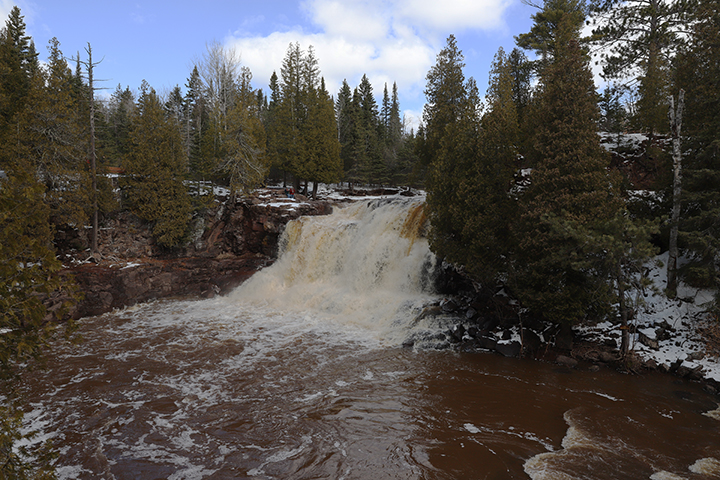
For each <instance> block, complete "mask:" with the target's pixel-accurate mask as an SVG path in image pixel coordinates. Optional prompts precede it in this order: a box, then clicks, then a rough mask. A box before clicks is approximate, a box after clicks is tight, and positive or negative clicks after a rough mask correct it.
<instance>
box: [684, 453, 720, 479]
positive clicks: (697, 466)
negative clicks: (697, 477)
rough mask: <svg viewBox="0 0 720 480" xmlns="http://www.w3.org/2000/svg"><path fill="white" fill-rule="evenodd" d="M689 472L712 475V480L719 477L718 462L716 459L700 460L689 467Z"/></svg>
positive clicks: (719, 465) (719, 464)
mask: <svg viewBox="0 0 720 480" xmlns="http://www.w3.org/2000/svg"><path fill="white" fill-rule="evenodd" d="M689 470H690V471H691V472H693V473H699V474H702V475H712V476H713V477H714V478H717V477H718V476H720V460H718V459H717V458H712V457H709V458H701V459H700V460H698V461H697V462H695V463H693V464H692V465H690V468H689Z"/></svg>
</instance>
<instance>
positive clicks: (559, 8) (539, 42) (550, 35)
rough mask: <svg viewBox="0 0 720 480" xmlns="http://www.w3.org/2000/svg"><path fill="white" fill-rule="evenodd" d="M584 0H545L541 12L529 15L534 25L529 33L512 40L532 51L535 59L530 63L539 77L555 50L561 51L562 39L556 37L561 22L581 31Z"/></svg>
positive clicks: (583, 17) (550, 60)
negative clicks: (535, 56)
mask: <svg viewBox="0 0 720 480" xmlns="http://www.w3.org/2000/svg"><path fill="white" fill-rule="evenodd" d="M586 12H587V7H586V5H585V0H544V1H543V6H542V9H541V10H540V11H539V12H537V13H536V14H534V15H532V19H533V22H534V23H533V26H532V28H531V29H530V31H529V32H528V33H523V34H520V35H518V36H517V37H515V39H516V41H517V44H518V46H519V47H520V48H523V49H525V50H533V51H534V52H535V54H536V55H537V57H538V59H537V60H535V61H533V62H532V65H533V67H534V70H535V72H536V73H538V74H542V73H543V70H544V68H545V67H546V66H548V65H549V64H550V63H551V62H552V61H553V59H554V57H555V54H556V51H557V50H558V49H559V48H560V49H561V48H563V47H564V45H562V42H563V41H564V40H565V39H563V38H561V37H559V36H558V32H559V28H560V23H561V22H566V23H568V24H570V25H571V28H573V29H575V30H578V31H579V30H580V28H581V27H582V25H583V23H584V22H585V15H586Z"/></svg>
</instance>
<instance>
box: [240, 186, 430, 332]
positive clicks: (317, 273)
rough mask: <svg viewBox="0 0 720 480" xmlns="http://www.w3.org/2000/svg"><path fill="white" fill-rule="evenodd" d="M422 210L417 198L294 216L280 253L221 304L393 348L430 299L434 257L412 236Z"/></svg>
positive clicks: (417, 235) (418, 226)
mask: <svg viewBox="0 0 720 480" xmlns="http://www.w3.org/2000/svg"><path fill="white" fill-rule="evenodd" d="M422 208H423V204H422V201H421V200H407V199H402V198H400V199H393V200H392V201H387V200H385V201H367V202H360V203H357V204H354V205H352V206H350V207H346V208H343V209H340V210H338V211H336V212H334V213H333V214H332V215H329V216H322V217H301V218H299V219H297V220H294V221H292V222H290V223H289V224H288V226H287V227H286V230H285V232H284V234H283V237H282V240H281V244H282V245H283V252H282V255H281V256H280V258H279V259H278V260H277V261H276V262H275V263H274V264H273V265H272V266H270V267H268V268H266V269H264V270H262V271H261V272H258V273H257V274H255V275H254V276H253V277H252V278H250V279H249V280H248V281H247V282H246V283H245V284H243V285H242V286H241V287H240V288H238V289H237V290H236V291H235V292H233V293H231V294H230V295H229V296H228V297H227V301H228V302H231V303H234V304H236V305H237V306H238V307H239V306H251V308H252V309H255V310H259V311H261V312H263V313H264V314H270V315H269V316H275V315H277V314H278V313H279V312H283V315H284V316H285V317H286V318H292V317H297V319H298V320H300V321H301V322H307V325H305V328H307V327H315V328H317V329H318V330H320V331H323V332H322V333H326V332H327V330H335V331H336V332H337V333H339V334H341V335H345V336H347V335H348V334H350V335H353V334H354V335H355V336H356V337H357V339H358V340H361V341H369V342H373V341H374V342H375V343H377V344H378V345H399V344H400V343H402V342H403V341H404V340H405V339H406V338H407V336H408V333H409V330H410V329H411V328H413V327H418V328H422V327H423V325H420V323H422V322H417V323H415V324H414V323H413V322H414V321H415V320H416V319H417V317H418V314H419V313H420V312H421V311H422V308H423V307H424V306H425V305H426V304H427V303H428V302H429V301H430V300H432V299H433V298H434V297H433V296H432V294H431V292H430V280H431V279H430V275H431V273H432V270H433V269H434V268H435V262H436V260H435V257H434V255H433V254H432V253H431V252H430V249H429V247H428V243H427V240H426V239H425V238H423V237H422V236H421V235H420V233H421V230H422V228H423V225H422V223H423V222H424V218H423V217H422ZM425 327H427V325H425ZM341 332H342V333H341Z"/></svg>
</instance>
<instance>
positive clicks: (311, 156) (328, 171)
mask: <svg viewBox="0 0 720 480" xmlns="http://www.w3.org/2000/svg"><path fill="white" fill-rule="evenodd" d="M308 93H309V96H308V99H309V104H308V118H307V122H306V124H305V127H304V131H303V142H304V147H303V151H304V153H305V159H304V161H303V162H302V164H301V165H300V166H299V170H298V175H299V176H300V177H302V178H306V179H308V180H311V181H312V182H313V191H312V196H313V198H315V197H316V196H317V188H318V183H319V182H323V183H330V182H335V181H338V180H339V179H340V175H341V173H342V163H341V161H340V142H338V139H337V123H336V120H335V111H334V108H333V101H332V98H330V94H329V93H328V92H327V90H326V89H325V79H321V84H320V88H319V89H318V90H311V91H310V92H308Z"/></svg>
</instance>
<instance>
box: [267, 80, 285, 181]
mask: <svg viewBox="0 0 720 480" xmlns="http://www.w3.org/2000/svg"><path fill="white" fill-rule="evenodd" d="M280 101H281V97H280V84H279V83H278V76H277V73H275V72H274V71H273V73H272V75H271V76H270V100H269V102H268V107H267V115H266V117H265V132H266V138H267V148H266V154H267V159H268V164H269V165H270V167H271V168H273V169H278V170H282V168H281V163H280V155H279V153H278V151H279V149H280V148H281V146H280V145H279V144H278V142H279V137H278V132H279V129H280V126H279V125H278V122H279V118H278V109H279V108H280ZM285 186H287V178H284V179H283V187H285Z"/></svg>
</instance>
